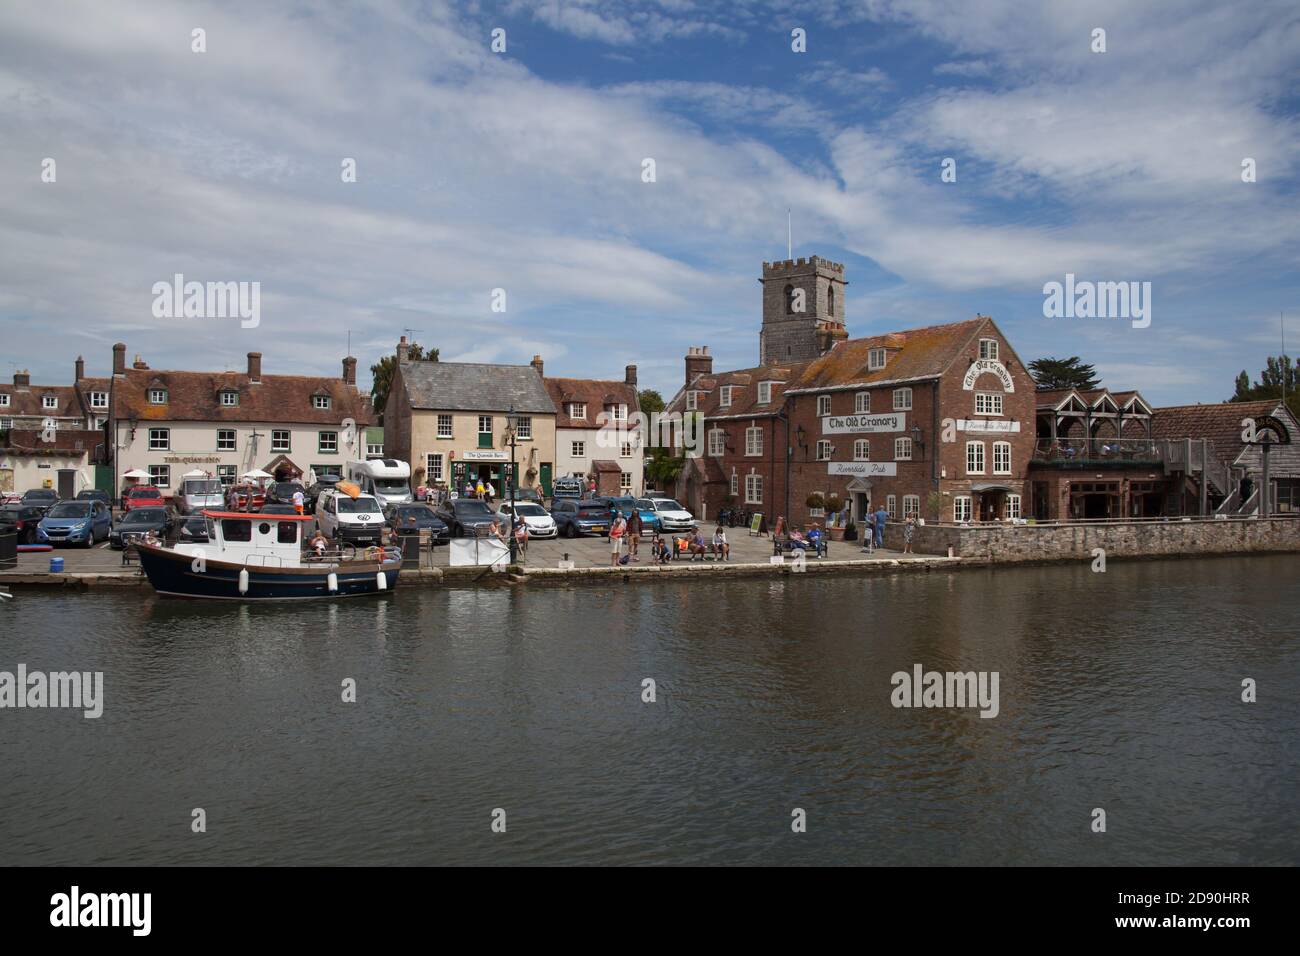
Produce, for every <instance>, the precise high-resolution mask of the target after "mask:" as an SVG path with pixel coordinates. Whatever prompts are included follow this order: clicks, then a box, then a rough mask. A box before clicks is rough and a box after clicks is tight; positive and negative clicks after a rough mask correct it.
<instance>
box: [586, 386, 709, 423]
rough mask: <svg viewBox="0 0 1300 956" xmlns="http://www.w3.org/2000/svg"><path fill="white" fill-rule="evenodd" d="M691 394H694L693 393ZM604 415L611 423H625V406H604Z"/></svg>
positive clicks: (620, 404)
mask: <svg viewBox="0 0 1300 956" xmlns="http://www.w3.org/2000/svg"><path fill="white" fill-rule="evenodd" d="M691 394H694V392H692V393H691ZM605 414H606V415H608V416H609V418H610V420H611V421H616V422H625V421H627V406H626V405H624V404H622V403H621V402H620V403H619V404H617V405H606V406H605Z"/></svg>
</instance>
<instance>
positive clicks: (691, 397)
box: [686, 392, 699, 412]
mask: <svg viewBox="0 0 1300 956" xmlns="http://www.w3.org/2000/svg"><path fill="white" fill-rule="evenodd" d="M698 404H699V392H687V393H686V410H687V411H688V412H693V411H695V409H696V407H697V405H698Z"/></svg>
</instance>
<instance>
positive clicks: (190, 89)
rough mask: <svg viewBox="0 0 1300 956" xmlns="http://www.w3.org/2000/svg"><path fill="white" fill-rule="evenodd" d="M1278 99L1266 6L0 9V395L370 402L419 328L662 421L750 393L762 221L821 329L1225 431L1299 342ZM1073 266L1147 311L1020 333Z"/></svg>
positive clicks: (770, 249) (1293, 210) (93, 5)
mask: <svg viewBox="0 0 1300 956" xmlns="http://www.w3.org/2000/svg"><path fill="white" fill-rule="evenodd" d="M1098 29H1101V30H1104V31H1105V52H1096V51H1095V49H1094V48H1095V47H1096V46H1097V39H1096V38H1095V34H1094V31H1096V30H1098ZM195 30H202V31H203V33H202V39H203V43H202V44H201V45H202V46H203V50H202V51H201V52H197V51H196V50H195V49H194V47H195V45H196V41H195V33H194V31H195ZM796 30H799V31H803V32H802V36H803V38H804V47H805V48H804V50H803V51H802V52H797V51H796V50H795V49H794V47H795V46H797V45H798V44H797V43H796V40H795V38H794V37H793V36H792V31H796ZM494 31H504V41H505V42H504V46H505V49H504V51H501V52H498V51H494V50H493V48H492V45H493V36H494ZM496 35H497V36H498V37H500V36H501V34H496ZM499 45H500V43H499V41H498V46H499ZM1297 75H1300V6H1298V5H1297V4H1295V3H1294V2H1292V0H1256V2H1252V3H1249V4H1242V3H1227V2H1217V3H1216V2H1202V0H1184V2H1163V0H1145V2H1143V3H1140V4H1135V3H1132V2H1131V0H1089V2H1086V3H1085V2H1073V0H1071V2H1041V3H1034V2H1024V0H1020V2H1012V0H980V2H978V3H972V2H967V0H914V2H902V0H820V2H813V3H805V4H801V3H793V2H766V0H728V2H725V3H724V2H718V3H712V2H709V3H705V2H693V0H645V2H636V3H633V2H625V0H599V2H595V0H591V2H587V0H573V2H561V0H534V2H525V0H518V2H515V0H511V2H505V3H486V2H481V3H480V2H461V3H442V2H437V0H425V2H401V0H376V2H371V3H341V2H340V3H329V4H317V3H290V2H277V3H266V2H260V0H254V2H238V0H235V2H212V3H198V2H196V3H182V2H177V3H169V2H139V3H132V2H119V0H114V2H111V3H110V2H103V0H88V2H81V3H78V2H64V0H45V2H42V3H5V4H3V5H0V374H3V375H5V376H6V377H8V376H10V375H12V373H13V371H14V369H16V368H27V369H30V371H31V373H32V380H33V382H39V383H41V384H68V383H70V381H71V377H72V367H73V360H74V359H75V357H76V356H77V355H78V354H81V355H84V356H85V357H86V361H87V372H88V374H92V375H95V374H98V375H106V374H108V372H109V371H110V367H111V348H112V344H113V343H114V342H117V341H122V342H125V343H126V345H127V353H128V358H133V357H134V355H136V354H139V355H141V356H142V357H143V358H144V360H145V361H147V362H148V363H149V364H150V365H151V366H152V367H154V368H183V369H211V370H222V369H226V368H230V369H242V368H243V367H244V365H245V357H244V356H245V353H247V352H249V351H258V352H261V353H263V355H264V358H263V371H264V372H265V373H268V374H271V373H284V374H317V373H320V374H337V370H338V369H339V368H340V360H341V359H342V357H343V356H344V355H345V354H347V351H348V347H349V341H350V343H351V351H352V354H354V355H356V356H357V357H358V358H359V364H360V377H361V379H362V384H363V385H367V386H368V379H369V375H368V368H369V366H370V365H371V364H372V363H373V362H375V361H376V360H377V359H378V358H379V357H380V356H381V355H384V354H391V353H392V351H393V349H394V347H395V345H396V342H397V339H398V337H399V336H401V335H403V334H409V335H411V336H412V337H413V338H414V339H415V340H416V341H418V342H420V343H421V344H423V345H425V346H436V347H437V348H439V349H440V351H441V356H442V359H443V360H445V361H480V362H507V363H524V362H527V361H528V360H529V359H531V358H532V356H533V355H534V354H540V355H541V356H542V357H543V358H544V360H545V363H546V371H547V374H550V375H560V376H573V377H591V378H617V379H621V378H622V377H623V368H624V366H625V365H627V364H636V365H637V366H638V369H639V377H640V384H641V386H642V387H649V388H656V389H658V390H660V391H661V392H662V393H663V394H664V395H665V396H666V397H667V396H670V395H671V394H672V393H673V392H674V391H675V390H676V389H677V388H679V387H680V385H681V381H682V377H683V356H684V355H685V353H686V350H687V348H688V346H695V345H707V346H709V347H710V350H711V352H712V353H713V354H714V355H715V365H714V367H715V369H719V370H721V369H726V368H738V367H747V366H752V365H754V364H757V361H758V355H757V353H758V330H759V325H760V321H761V302H760V287H759V284H758V282H757V279H758V276H759V275H760V274H761V264H762V262H763V261H765V260H774V259H784V258H785V257H786V254H787V225H788V224H789V225H790V228H791V232H792V237H793V253H794V255H795V256H796V257H798V256H810V255H819V256H823V257H826V258H829V259H832V260H835V261H838V262H842V263H844V265H845V268H846V277H847V278H848V280H849V287H848V290H847V296H846V322H847V325H848V329H849V333H850V335H854V336H860V335H875V334H880V333H883V332H888V331H891V330H895V329H905V328H911V327H916V326H922V325H932V324H937V323H943V322H953V321H959V320H962V319H966V318H969V317H972V316H973V315H975V314H976V313H980V314H985V315H991V316H993V318H994V319H995V320H996V321H997V322H998V324H999V325H1000V326H1001V327H1002V329H1003V331H1004V332H1005V333H1006V334H1007V335H1008V336H1009V337H1010V339H1011V342H1012V343H1013V345H1014V346H1015V349H1016V351H1017V352H1018V353H1019V355H1020V356H1021V358H1022V359H1023V360H1025V361H1031V360H1032V359H1034V358H1038V357H1042V356H1070V355H1079V356H1081V357H1082V358H1083V359H1084V360H1085V361H1087V362H1091V363H1093V364H1095V365H1096V366H1097V369H1098V371H1099V373H1100V374H1101V377H1102V380H1103V384H1105V385H1107V386H1110V387H1112V388H1115V389H1127V388H1138V389H1139V390H1141V391H1142V392H1143V394H1144V395H1146V397H1147V398H1148V400H1149V401H1152V402H1153V403H1155V404H1160V405H1165V404H1181V403H1191V402H1200V401H1222V400H1224V399H1226V398H1227V397H1228V396H1229V395H1230V394H1231V393H1232V383H1233V378H1234V376H1235V375H1236V374H1237V373H1238V372H1239V371H1240V370H1242V369H1246V370H1248V371H1249V372H1250V374H1251V376H1252V378H1255V377H1258V373H1259V370H1260V369H1261V368H1262V367H1263V366H1264V360H1265V357H1266V356H1267V355H1270V354H1279V353H1280V352H1281V350H1282V345H1281V340H1282V334H1283V329H1284V328H1285V333H1286V337H1287V343H1288V346H1289V348H1288V351H1289V352H1290V353H1291V354H1294V353H1295V350H1296V347H1297V345H1300V304H1298V302H1297V300H1298V298H1300V296H1297V290H1298V288H1300V279H1298V275H1300V270H1298V269H1297V260H1298V258H1300V253H1298V252H1297V250H1298V249H1300V246H1298V245H1297V238H1300V214H1298V213H1300V203H1298V199H1300V188H1298V186H1300V176H1298V175H1297V164H1298V163H1300V149H1297V146H1298V145H1300V136H1298V135H1297V134H1298V132H1300V119H1298V117H1297V113H1298V110H1300V92H1298V88H1297V86H1296V83H1295V78H1296V76H1297ZM51 159H52V160H54V164H53V173H54V176H53V181H52V182H51V181H46V180H47V179H49V178H50V177H49V169H50V166H49V164H48V163H47V160H51ZM646 159H653V160H654V170H655V176H654V181H653V182H646V181H645V177H644V176H643V170H644V168H645V166H644V161H645V160H646ZM949 159H950V160H952V161H953V164H955V165H954V166H953V168H955V173H956V176H955V181H944V177H943V175H942V173H943V169H944V161H945V160H949ZM1247 159H1249V160H1253V168H1254V181H1253V182H1245V181H1243V161H1245V160H1247ZM346 160H352V161H354V162H355V171H356V175H355V182H345V181H344V179H345V177H344V175H343V173H342V170H343V166H344V163H345V161H346ZM949 178H951V177H949ZM787 217H788V218H787ZM177 273H180V274H182V275H183V276H184V277H185V279H186V280H187V281H198V282H248V283H253V282H256V283H259V284H260V285H259V288H260V296H261V298H260V315H259V321H258V323H257V325H256V326H255V327H245V324H246V323H241V322H240V321H239V319H238V318H230V317H223V316H209V317H189V318H186V317H183V316H181V317H167V316H162V317H158V316H156V315H155V312H156V309H155V298H156V296H155V291H154V284H155V283H158V282H160V281H165V282H170V281H171V280H172V277H173V276H174V275H175V274H177ZM1066 274H1073V275H1075V276H1076V277H1077V279H1079V280H1089V281H1097V282H1149V283H1151V286H1150V288H1151V316H1150V317H1151V322H1150V325H1149V326H1147V327H1145V328H1138V327H1135V326H1134V324H1133V323H1132V322H1130V321H1129V320H1127V319H1123V318H1119V319H1115V318H1105V319H1102V318H1062V317H1050V318H1049V317H1047V316H1045V315H1044V298H1045V297H1044V292H1043V288H1044V285H1045V284H1046V283H1049V282H1064V280H1065V276H1066ZM494 290H504V293H505V295H504V300H503V299H502V297H501V296H500V294H499V293H498V294H497V295H496V296H495V298H494ZM503 302H504V311H495V310H494V305H495V306H496V307H497V308H498V309H499V308H500V307H501V306H502V304H503ZM408 330H409V331H408Z"/></svg>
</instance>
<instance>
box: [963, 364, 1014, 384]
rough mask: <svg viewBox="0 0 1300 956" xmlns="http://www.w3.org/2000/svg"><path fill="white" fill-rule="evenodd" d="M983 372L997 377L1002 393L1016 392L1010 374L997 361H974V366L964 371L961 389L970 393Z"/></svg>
mask: <svg viewBox="0 0 1300 956" xmlns="http://www.w3.org/2000/svg"><path fill="white" fill-rule="evenodd" d="M985 372H988V373H989V374H991V375H996V376H997V377H998V381H999V382H1001V383H1002V389H1003V391H1006V392H1014V391H1015V390H1016V383H1015V381H1013V380H1012V378H1011V373H1010V372H1008V371H1007V367H1006V366H1005V365H1003V364H1002V363H1001V362H999V361H998V360H997V359H976V360H975V362H974V364H972V365H971V367H970V368H968V369H966V377H965V378H964V379H962V380H961V387H962V388H964V389H966V391H968V392H969V391H971V390H972V389H974V388H975V380H976V379H977V378H979V377H980V376H981V375H983V374H984V373H985Z"/></svg>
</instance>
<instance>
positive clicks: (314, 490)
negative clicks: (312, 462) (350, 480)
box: [305, 475, 343, 511]
mask: <svg viewBox="0 0 1300 956" xmlns="http://www.w3.org/2000/svg"><path fill="white" fill-rule="evenodd" d="M342 480H343V476H342V475H321V476H319V477H318V478H317V479H316V480H315V481H314V482H312V483H311V484H310V485H308V486H307V491H306V492H305V494H306V495H307V503H306V506H305V507H306V509H307V510H308V511H315V510H316V502H318V501H319V500H320V496H321V492H322V491H325V490H327V489H329V488H333V487H334V486H335V485H337V484H338V483H339V482H340V481H342Z"/></svg>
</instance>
